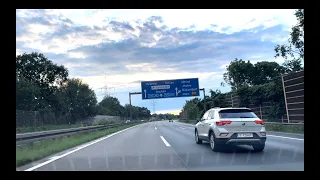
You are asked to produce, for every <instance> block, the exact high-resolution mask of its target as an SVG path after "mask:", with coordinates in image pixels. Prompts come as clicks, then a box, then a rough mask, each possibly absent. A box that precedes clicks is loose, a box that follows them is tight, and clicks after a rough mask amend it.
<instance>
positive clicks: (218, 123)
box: [216, 121, 231, 126]
mask: <svg viewBox="0 0 320 180" xmlns="http://www.w3.org/2000/svg"><path fill="white" fill-rule="evenodd" d="M216 124H217V126H223V125H226V124H231V121H217V122H216Z"/></svg>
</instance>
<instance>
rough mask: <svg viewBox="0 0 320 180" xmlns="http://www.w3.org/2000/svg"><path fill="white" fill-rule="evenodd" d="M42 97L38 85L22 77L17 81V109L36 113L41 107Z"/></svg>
mask: <svg viewBox="0 0 320 180" xmlns="http://www.w3.org/2000/svg"><path fill="white" fill-rule="evenodd" d="M40 97H41V92H40V88H39V87H38V86H37V85H35V84H33V83H31V82H30V81H29V80H28V79H25V78H24V77H22V76H21V77H20V78H19V79H16V109H20V110H28V111H35V110H37V109H38V108H39V107H40V106H41V105H40V103H41V101H40Z"/></svg>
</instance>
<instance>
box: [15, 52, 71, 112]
mask: <svg viewBox="0 0 320 180" xmlns="http://www.w3.org/2000/svg"><path fill="white" fill-rule="evenodd" d="M67 77H68V70H67V69H66V68H65V67H64V66H58V65H57V64H54V63H53V62H52V61H50V60H48V58H46V57H45V56H44V55H43V54H41V53H36V52H33V53H31V54H26V53H24V54H22V55H18V56H17V57H16V81H17V83H19V84H20V83H25V82H28V83H29V84H32V86H33V87H36V86H37V87H38V88H39V89H38V90H37V97H35V99H37V105H36V106H35V107H36V109H34V110H37V109H52V108H54V107H56V106H57V99H56V96H55V95H54V94H55V91H56V89H57V87H59V86H61V85H62V84H63V83H64V82H65V81H66V80H67ZM21 85H22V86H25V85H26V84H24V85H23V84H21ZM21 89H22V87H21V86H20V90H21ZM29 90H30V89H29ZM26 92H27V91H26ZM26 92H25V93H26ZM20 94H21V91H20ZM24 97H25V98H27V97H28V96H19V98H22V99H19V101H18V103H21V102H26V99H24ZM21 106H23V105H21Z"/></svg>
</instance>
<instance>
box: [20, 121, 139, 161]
mask: <svg viewBox="0 0 320 180" xmlns="http://www.w3.org/2000/svg"><path fill="white" fill-rule="evenodd" d="M138 124H141V123H134V124H129V125H124V126H120V127H115V128H110V129H105V130H99V131H94V132H86V133H82V134H75V135H71V136H65V137H61V138H56V139H52V140H51V139H49V140H44V141H39V142H35V143H32V144H28V145H22V146H16V167H19V166H22V165H25V164H27V163H30V162H33V161H36V160H39V159H42V158H44V157H47V156H50V155H52V154H55V153H58V152H61V151H64V150H66V149H70V148H72V147H75V146H77V145H80V144H83V143H86V142H89V141H92V140H95V139H98V138H100V137H103V136H106V135H108V134H112V133H114V132H117V131H120V130H123V129H126V128H128V127H132V126H135V125H138Z"/></svg>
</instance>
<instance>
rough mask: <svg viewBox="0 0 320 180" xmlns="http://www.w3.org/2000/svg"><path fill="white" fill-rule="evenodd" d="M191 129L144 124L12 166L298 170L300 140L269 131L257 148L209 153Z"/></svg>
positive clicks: (163, 123) (45, 168) (165, 123)
mask: <svg viewBox="0 0 320 180" xmlns="http://www.w3.org/2000/svg"><path fill="white" fill-rule="evenodd" d="M193 131H194V127H193V125H189V124H183V123H178V122H174V123H169V122H168V121H161V122H150V123H145V124H141V125H139V126H136V127H133V128H131V129H128V130H126V131H124V132H120V133H118V134H116V135H114V136H111V137H108V138H104V139H103V140H100V141H99V142H98V141H97V143H91V145H88V146H87V147H85V148H83V147H84V146H85V145H81V146H82V147H81V146H79V147H80V148H79V147H75V148H73V149H70V150H67V151H64V152H61V153H59V154H56V155H53V156H51V157H48V158H45V159H43V160H40V161H37V162H34V163H32V164H29V165H26V166H24V167H20V168H18V169H19V170H26V169H29V168H31V167H35V166H36V167H37V168H33V169H32V170H34V171H83V170H85V171H90V170H93V171H99V170H100V171H108V170H111V171H112V170H126V171H127V170H129V171H130V170H133V171H136V170H157V171H170V170H171V171H177V170H178V171H180V170H182V171H185V170H189V171H194V170H207V171H211V170H219V171H223V170H227V171H228V170H230V171H235V170H238V171H244V170H258V171H270V170H271V171H273V170H289V171H290V170H304V140H301V139H297V138H295V137H290V136H288V135H286V136H281V134H274V136H270V137H268V139H267V144H266V148H265V151H264V152H261V153H254V152H253V151H251V150H252V148H251V147H245V146H242V147H233V148H231V147H230V148H227V149H225V151H223V152H212V151H211V150H210V147H209V144H208V143H204V144H202V145H198V144H196V143H195V141H194V134H193ZM268 134H270V135H273V134H272V133H268ZM288 138H291V139H288ZM77 149H79V150H77ZM57 156H60V157H58V158H57V159H56V160H50V159H49V158H55V157H57Z"/></svg>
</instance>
